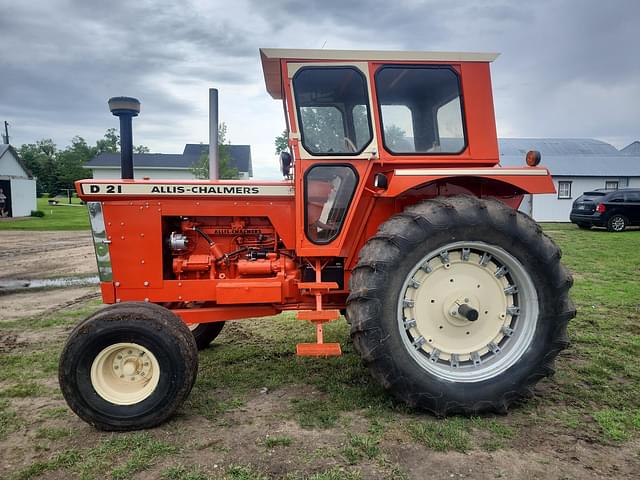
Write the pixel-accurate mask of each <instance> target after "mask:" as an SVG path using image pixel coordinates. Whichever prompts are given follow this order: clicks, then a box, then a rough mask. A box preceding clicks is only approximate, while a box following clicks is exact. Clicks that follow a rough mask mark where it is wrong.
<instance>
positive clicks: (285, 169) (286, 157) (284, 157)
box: [280, 151, 291, 177]
mask: <svg viewBox="0 0 640 480" xmlns="http://www.w3.org/2000/svg"><path fill="white" fill-rule="evenodd" d="M280 170H281V171H282V175H284V176H285V177H288V176H289V172H291V154H290V153H289V152H286V151H285V152H280Z"/></svg>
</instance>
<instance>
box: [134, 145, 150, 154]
mask: <svg viewBox="0 0 640 480" xmlns="http://www.w3.org/2000/svg"><path fill="white" fill-rule="evenodd" d="M149 151H150V150H149V147H147V146H146V145H134V146H133V153H149Z"/></svg>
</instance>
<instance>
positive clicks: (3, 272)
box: [0, 230, 96, 279]
mask: <svg viewBox="0 0 640 480" xmlns="http://www.w3.org/2000/svg"><path fill="white" fill-rule="evenodd" d="M0 265H1V266H0V279H8V278H11V279H34V278H57V277H72V276H85V275H91V274H95V273H96V262H95V256H94V253H93V245H92V243H91V233H90V232H85V231H71V232H32V231H27V232H24V231H18V230H0Z"/></svg>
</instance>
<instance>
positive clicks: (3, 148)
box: [0, 143, 33, 178]
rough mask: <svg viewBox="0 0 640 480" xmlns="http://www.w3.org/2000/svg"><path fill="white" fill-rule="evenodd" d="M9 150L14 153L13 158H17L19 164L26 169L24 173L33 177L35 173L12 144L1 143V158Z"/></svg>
mask: <svg viewBox="0 0 640 480" xmlns="http://www.w3.org/2000/svg"><path fill="white" fill-rule="evenodd" d="M7 152H11V155H13V158H15V160H16V162H18V165H20V168H22V170H24V174H25V175H26V176H27V177H29V178H33V174H32V173H31V171H30V170H29V169H28V168H27V166H26V165H25V164H24V162H23V161H22V158H20V155H19V154H18V151H17V150H16V149H15V148H13V147H12V146H11V145H8V144H6V143H2V144H0V158H2V157H3V156H4V154H5V153H7Z"/></svg>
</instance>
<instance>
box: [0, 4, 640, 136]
mask: <svg viewBox="0 0 640 480" xmlns="http://www.w3.org/2000/svg"><path fill="white" fill-rule="evenodd" d="M24 3H26V2H22V3H18V2H12V3H11V4H7V5H5V6H4V7H3V15H2V16H0V44H1V45H3V57H2V64H1V65H0V87H1V88H0V92H2V93H0V116H8V117H9V118H8V120H10V121H12V122H13V123H14V124H16V125H17V126H19V125H23V126H24V127H23V128H24V131H25V132H28V133H25V134H24V136H23V140H24V141H33V140H35V139H37V138H41V137H46V136H52V135H54V134H55V135H66V134H67V133H64V132H68V135H69V137H68V138H70V136H71V135H72V134H77V133H80V134H84V133H83V129H84V131H86V132H92V133H91V134H93V132H96V131H98V132H99V131H100V129H101V128H103V127H104V126H105V125H108V126H110V125H112V124H113V121H112V119H111V118H110V117H109V116H108V112H107V111H106V106H105V102H106V99H107V98H108V97H109V96H111V95H114V94H130V95H136V96H139V97H140V98H141V100H142V101H143V108H145V106H147V105H148V106H149V108H150V111H152V112H153V113H149V114H147V113H146V112H147V110H145V117H144V119H142V118H141V120H140V126H139V128H140V132H141V134H143V135H145V136H146V138H149V139H152V140H153V139H154V138H162V139H163V140H167V139H173V138H176V139H181V140H176V141H177V142H178V143H179V142H181V141H183V140H187V141H190V139H188V138H184V136H186V135H189V134H190V132H189V131H188V129H187V128H186V127H184V128H183V129H182V130H181V129H180V128H179V127H178V126H179V125H181V124H183V123H185V122H186V121H187V120H189V119H192V118H194V116H195V115H196V114H198V115H201V116H202V111H203V108H206V107H203V106H202V105H195V104H192V103H190V102H189V101H187V100H185V93H186V91H187V90H194V89H202V90H203V91H204V90H205V89H206V87H207V86H212V85H218V86H221V87H222V88H224V87H225V86H229V87H233V86H240V87H242V89H244V90H246V91H248V92H251V93H250V94H247V96H246V97H244V98H233V99H231V98H229V97H223V98H224V101H225V102H227V105H229V108H230V109H233V110H248V108H247V105H251V104H252V102H254V101H255V98H254V92H255V91H256V88H255V87H256V86H258V85H261V84H262V78H261V73H260V71H259V61H258V52H257V49H258V47H261V46H281V47H293V48H305V47H306V48H319V47H320V46H321V45H322V44H323V43H324V42H325V41H326V42H327V48H336V47H341V48H370V49H376V48H395V49H409V50H463V51H464V50H468V51H499V52H502V54H503V55H502V56H501V57H500V58H499V59H498V61H497V62H496V63H495V64H494V65H493V66H492V71H493V79H494V86H495V93H494V100H495V102H496V111H497V115H498V124H499V127H501V129H502V131H508V132H510V133H512V134H514V135H520V136H543V135H546V136H566V135H572V136H583V137H599V136H600V137H605V136H606V137H610V138H614V137H615V138H623V139H625V138H626V139H629V141H630V140H633V139H635V138H637V137H638V135H640V134H639V133H638V125H640V113H639V112H638V109H637V105H638V104H639V103H640V98H638V96H639V91H638V87H637V85H640V62H638V59H637V57H638V55H637V43H638V41H637V27H638V20H637V19H638V18H640V2H637V1H635V0H619V1H615V2H602V1H596V0H573V1H570V0H541V1H537V2H526V3H525V2H516V1H506V0H490V1H482V2H480V1H476V2H454V1H451V2H442V1H435V0H431V1H418V0H415V1H412V0H398V1H396V2H388V1H382V0H372V1H366V0H355V1H353V2H346V1H344V0H324V1H322V2H320V1H313V0H307V1H304V2H300V1H297V0H270V1H268V2H267V1H264V0H245V1H238V2H234V3H230V2H224V3H223V2H213V3H206V2H205V3H202V4H193V3H190V2H175V1H166V0H163V1H150V0H143V1H135V2H132V1H129V2H119V1H115V0H114V1H95V0H92V1H88V0H67V1H64V0H57V1H39V2H35V1H34V2H29V3H30V5H23V4H24ZM221 94H222V95H224V91H222V90H221ZM204 95H205V94H203V96H204ZM264 95H265V97H266V94H264ZM191 98H194V97H193V95H191ZM234 106H235V108H234ZM238 107H241V108H238ZM163 114H164V115H163ZM163 118H164V120H163ZM1 119H2V118H0V120H1ZM205 121H206V120H205ZM276 121H280V118H278V119H274V123H275V122H276ZM250 122H251V120H250V119H247V120H246V121H245V122H239V124H238V125H237V126H236V127H235V128H236V130H233V126H230V128H231V133H232V135H233V137H234V138H242V139H243V141H250V140H251V138H246V137H245V136H243V133H242V131H238V130H241V129H243V128H244V127H245V126H250V125H248V124H250ZM27 126H28V127H27ZM277 128H278V129H279V128H280V126H279V125H278V126H277ZM275 129H276V128H275V126H274V130H275ZM259 130H260V129H259V128H253V131H254V132H255V131H259ZM27 135H34V136H35V137H34V138H26V136H27ZM86 135H87V136H89V135H90V134H86ZM63 141H65V140H64V139H62V140H60V143H62V142H63ZM269 141H270V139H265V138H260V139H259V140H256V142H262V143H265V144H266V143H268V142H269Z"/></svg>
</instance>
